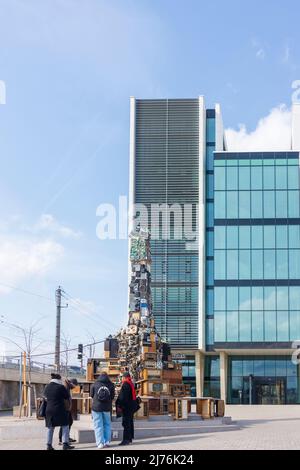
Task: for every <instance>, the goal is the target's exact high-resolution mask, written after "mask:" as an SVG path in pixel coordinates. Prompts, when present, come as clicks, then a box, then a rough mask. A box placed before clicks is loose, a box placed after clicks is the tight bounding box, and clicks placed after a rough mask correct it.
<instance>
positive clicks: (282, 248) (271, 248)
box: [207, 152, 300, 344]
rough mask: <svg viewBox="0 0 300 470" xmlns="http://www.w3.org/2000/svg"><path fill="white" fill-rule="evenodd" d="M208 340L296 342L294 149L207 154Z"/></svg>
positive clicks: (298, 285)
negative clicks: (210, 221)
mask: <svg viewBox="0 0 300 470" xmlns="http://www.w3.org/2000/svg"><path fill="white" fill-rule="evenodd" d="M214 190H215V191H214V197H215V200H214V202H215V204H214V210H215V212H214V297H213V299H212V298H210V299H207V300H208V301H209V305H210V307H209V308H210V309H211V307H212V304H213V305H214V329H213V338H212V331H211V329H208V335H207V336H208V338H209V342H210V343H213V344H215V343H243V342H244V343H245V342H246V343H255V342H260V343H270V342H273V343H274V342H277V343H288V342H291V341H293V340H297V339H300V295H299V289H300V218H299V216H300V214H299V199H300V198H299V195H300V192H299V154H298V153H296V152H277V153H274V152H267V153H263V154H262V153H257V152H255V153H242V154H239V153H233V154H232V153H215V158H214Z"/></svg>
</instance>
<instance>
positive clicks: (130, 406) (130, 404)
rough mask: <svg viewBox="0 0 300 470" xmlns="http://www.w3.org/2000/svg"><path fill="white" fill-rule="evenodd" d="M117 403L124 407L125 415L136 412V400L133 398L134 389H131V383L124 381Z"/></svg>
mask: <svg viewBox="0 0 300 470" xmlns="http://www.w3.org/2000/svg"><path fill="white" fill-rule="evenodd" d="M116 405H117V406H120V407H121V408H122V411H123V415H127V414H133V413H134V400H133V396H132V390H131V387H130V385H129V383H127V382H124V383H123V385H122V388H121V390H120V393H119V396H118V398H117V401H116Z"/></svg>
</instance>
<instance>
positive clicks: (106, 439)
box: [91, 372, 115, 449]
mask: <svg viewBox="0 0 300 470" xmlns="http://www.w3.org/2000/svg"><path fill="white" fill-rule="evenodd" d="M91 397H92V398H93V404H92V417H93V421H94V429H95V437H96V444H97V447H98V449H103V447H109V445H110V440H111V412H112V401H113V399H114V398H115V386H114V384H113V383H112V382H111V380H110V378H109V377H108V375H107V373H106V372H103V373H102V374H101V375H100V376H99V377H98V379H97V380H96V382H95V383H94V384H93V385H92V387H91Z"/></svg>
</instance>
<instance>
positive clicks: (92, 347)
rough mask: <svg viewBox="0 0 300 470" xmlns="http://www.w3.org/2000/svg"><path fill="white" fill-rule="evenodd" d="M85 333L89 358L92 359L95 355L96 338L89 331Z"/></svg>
mask: <svg viewBox="0 0 300 470" xmlns="http://www.w3.org/2000/svg"><path fill="white" fill-rule="evenodd" d="M86 332H87V338H88V344H89V356H90V358H93V357H95V354H96V338H95V336H94V335H93V334H92V333H91V332H90V331H88V330H86Z"/></svg>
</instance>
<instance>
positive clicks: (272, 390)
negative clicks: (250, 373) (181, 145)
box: [253, 377, 286, 405]
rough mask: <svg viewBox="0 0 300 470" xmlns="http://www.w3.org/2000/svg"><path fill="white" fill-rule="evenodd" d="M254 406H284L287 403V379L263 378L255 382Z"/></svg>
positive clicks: (256, 379)
mask: <svg viewBox="0 0 300 470" xmlns="http://www.w3.org/2000/svg"><path fill="white" fill-rule="evenodd" d="M253 382H254V384H253V404H255V405H284V404H285V403H286V379H284V378H275V377H274V378H273V377H270V378H269V377H262V378H259V379H258V378H254V380H253Z"/></svg>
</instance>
